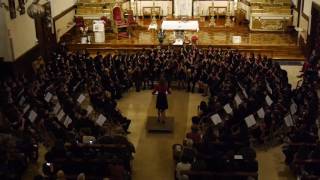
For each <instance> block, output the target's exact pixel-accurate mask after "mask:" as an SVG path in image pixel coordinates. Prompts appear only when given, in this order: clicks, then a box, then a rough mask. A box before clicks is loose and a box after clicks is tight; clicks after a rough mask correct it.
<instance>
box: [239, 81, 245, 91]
mask: <svg viewBox="0 0 320 180" xmlns="http://www.w3.org/2000/svg"><path fill="white" fill-rule="evenodd" d="M238 85H239V87H240V89H242V90H243V89H244V87H243V86H242V85H241V84H240V83H239V82H238Z"/></svg>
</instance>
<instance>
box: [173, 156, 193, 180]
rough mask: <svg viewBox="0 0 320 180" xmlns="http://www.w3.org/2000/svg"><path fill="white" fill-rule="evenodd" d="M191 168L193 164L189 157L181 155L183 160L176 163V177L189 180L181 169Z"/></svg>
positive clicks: (180, 179)
mask: <svg viewBox="0 0 320 180" xmlns="http://www.w3.org/2000/svg"><path fill="white" fill-rule="evenodd" d="M190 169H191V164H190V163H189V162H188V158H187V157H185V156H182V157H181V161H180V162H178V163H177V165H176V178H177V179H178V180H188V176H187V175H184V174H181V171H187V170H190Z"/></svg>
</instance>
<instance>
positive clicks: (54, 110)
mask: <svg viewBox="0 0 320 180" xmlns="http://www.w3.org/2000/svg"><path fill="white" fill-rule="evenodd" d="M60 109H61V105H60V103H57V104H56V105H55V107H54V108H53V113H54V114H58V112H59V111H60Z"/></svg>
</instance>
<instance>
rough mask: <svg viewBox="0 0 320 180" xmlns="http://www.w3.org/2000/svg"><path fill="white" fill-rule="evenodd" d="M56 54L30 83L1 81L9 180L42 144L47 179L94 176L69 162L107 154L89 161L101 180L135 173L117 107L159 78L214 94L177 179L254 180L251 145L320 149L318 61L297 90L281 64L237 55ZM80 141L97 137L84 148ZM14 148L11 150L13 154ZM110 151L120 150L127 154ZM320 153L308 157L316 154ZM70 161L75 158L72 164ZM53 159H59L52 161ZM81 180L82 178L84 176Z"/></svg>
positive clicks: (292, 154)
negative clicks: (204, 175)
mask: <svg viewBox="0 0 320 180" xmlns="http://www.w3.org/2000/svg"><path fill="white" fill-rule="evenodd" d="M52 57H53V59H52V60H50V61H47V62H46V64H45V65H44V66H41V68H40V69H38V70H37V71H36V72H37V73H36V74H35V75H34V76H33V77H31V79H27V78H26V77H25V76H24V75H17V76H12V77H9V78H7V79H5V80H4V81H2V82H1V87H2V88H1V90H0V98H1V105H0V107H1V129H0V133H1V136H0V137H1V142H0V144H1V145H2V146H1V147H7V146H8V147H7V148H0V150H1V151H3V153H1V154H3V156H2V159H3V161H2V164H1V172H0V173H1V176H2V175H3V177H6V178H7V177H8V176H11V175H13V174H17V176H19V175H21V174H22V172H23V170H24V169H25V167H26V164H27V162H29V161H30V160H32V161H34V160H36V159H37V144H38V143H39V142H40V143H43V144H44V145H45V146H47V147H48V149H50V150H49V152H48V153H47V154H46V159H47V162H46V163H49V166H48V167H47V166H45V165H44V171H45V173H44V174H45V175H47V176H50V177H52V176H55V175H56V176H57V178H59V177H58V171H59V170H61V171H62V172H63V174H64V173H66V175H65V176H68V175H70V174H69V172H68V171H66V170H68V166H69V167H70V166H74V167H77V168H78V169H77V170H76V171H74V172H72V173H77V175H78V174H79V173H85V174H86V176H88V177H89V176H90V175H91V174H94V173H93V172H94V170H92V168H91V170H92V171H90V170H88V172H86V171H83V168H82V167H80V166H77V165H74V164H72V161H74V162H73V163H75V162H78V161H80V160H81V159H83V157H86V158H89V157H90V158H96V159H99V157H100V156H102V155H103V156H105V157H108V158H110V157H113V158H115V159H113V160H112V162H110V161H108V160H107V159H108V158H102V161H103V162H101V161H98V160H97V161H93V162H92V164H93V165H94V166H95V167H97V166H99V163H106V164H107V166H101V168H105V169H109V170H110V169H114V171H113V170H112V173H106V174H101V175H109V176H112V177H114V179H123V177H127V176H130V171H131V169H130V160H131V159H132V158H133V157H132V153H134V152H135V150H134V147H133V145H132V144H131V143H130V142H129V141H128V140H127V139H126V134H128V133H130V132H129V131H128V128H129V126H130V123H131V121H130V120H129V119H127V118H126V117H124V116H123V115H122V114H121V112H120V111H119V110H118V109H117V103H116V100H117V99H120V98H121V97H122V95H123V93H125V92H126V91H127V90H128V89H129V88H131V87H132V86H135V90H136V91H137V92H139V91H141V90H145V89H152V88H153V86H154V84H155V81H158V80H159V78H160V77H164V78H165V80H166V81H167V82H168V86H169V87H170V86H173V85H174V83H173V82H177V86H178V88H179V89H185V90H186V91H189V92H195V91H198V92H199V93H202V95H203V96H209V100H208V102H205V101H203V102H201V103H200V105H199V108H198V112H199V114H198V116H195V117H193V118H192V123H193V125H192V128H191V131H190V132H188V133H187V135H186V138H187V141H186V147H183V148H182V151H183V153H187V154H184V155H182V156H181V157H180V158H181V159H180V158H177V178H178V179H183V178H186V177H187V176H184V175H183V174H182V175H181V173H180V171H183V170H188V169H191V170H195V169H202V170H209V171H211V172H218V173H220V172H237V171H244V172H249V175H247V176H246V177H254V178H256V176H255V175H254V174H250V173H256V172H257V170H258V166H257V161H256V160H255V155H252V154H254V151H253V150H252V149H251V148H248V147H250V145H251V144H265V143H266V142H270V141H279V142H282V140H283V139H285V137H287V139H288V141H289V142H290V143H300V142H303V143H316V142H318V137H317V134H318V127H317V126H316V119H317V117H318V97H317V93H316V85H317V83H319V67H320V66H319V63H317V61H316V60H315V56H313V57H312V58H313V59H311V60H310V62H309V63H308V66H306V67H305V68H304V73H303V77H304V80H303V83H302V85H301V86H300V87H299V88H297V89H294V90H292V87H291V85H290V84H289V82H288V77H287V73H286V71H284V70H282V69H281V67H280V65H279V64H278V63H276V62H272V61H271V60H270V59H268V58H267V57H262V56H260V55H255V54H250V56H249V57H247V56H246V55H245V54H241V53H240V52H238V51H237V50H231V49H227V50H222V49H215V48H212V47H209V48H208V49H201V48H197V47H196V46H192V47H191V46H190V47H187V46H183V47H170V46H169V47H168V48H159V49H143V50H141V51H137V52H135V53H113V54H108V55H106V56H103V55H102V54H101V53H99V52H98V53H97V54H96V56H95V57H91V56H90V54H89V53H88V52H87V51H78V52H69V51H68V50H67V48H66V47H64V46H61V47H59V49H58V50H57V51H56V52H54V53H53V54H52ZM290 117H291V118H290ZM290 119H292V120H291V121H290ZM83 137H90V138H89V139H91V140H89V142H85V141H83V139H84V138H83ZM2 139H5V140H2ZM8 139H10V140H8ZM12 139H19V140H21V141H20V143H19V141H17V140H16V141H14V140H12ZM95 139H96V140H95ZM13 142H16V143H13ZM290 143H289V145H288V147H285V148H284V153H285V154H286V157H287V160H286V162H287V163H288V164H289V165H291V164H293V163H295V158H296V153H298V152H300V151H299V148H296V146H295V145H290ZM67 144H71V146H68V145H67ZM97 145H98V146H97ZM100 145H101V146H100ZM111 145H112V148H110V147H109V146H111ZM87 146H88V147H87ZM9 147H10V148H11V149H13V150H15V151H14V152H13V153H12V152H10V148H9ZM303 147H304V146H303ZM91 148H93V149H95V151H91ZM113 148H115V149H117V148H120V149H121V148H123V149H121V152H122V153H120V154H119V153H116V152H114V149H113ZM318 149H319V148H315V149H313V150H312V155H313V156H314V157H317V154H318ZM16 150H20V151H21V152H22V153H21V154H20V153H17V151H16ZM100 150H103V151H104V153H101V152H100ZM6 151H8V152H6ZM5 154H9V157H10V158H8V156H5ZM248 154H251V155H249V156H247V155H248ZM20 155H22V156H20ZM109 155H111V156H109ZM193 156H194V158H192V157H193ZM70 157H75V159H72V161H70V159H68V158H70ZM182 157H183V158H182ZM186 157H187V158H186ZM55 158H60V162H57V163H53V164H52V161H53V159H55ZM109 160H110V159H109ZM67 161H70V164H68V163H67ZM179 163H180V164H179ZM66 164H68V165H66ZM76 164H77V163H76ZM106 164H105V165H106ZM178 165H179V166H178ZM58 168H62V169H58ZM89 169H90V168H89ZM178 171H179V172H178ZM306 171H308V173H310V172H316V168H315V167H314V166H305V168H304V169H303V171H301V172H306ZM59 172H60V171H59ZM115 172H117V173H115ZM56 173H57V174H56ZM90 173H91V174H90ZM60 174H61V172H60ZM218 176H219V175H218ZM232 176H233V175H232V174H231V175H230V177H232ZM237 177H238V176H234V178H235V179H237ZM84 178H85V177H84V174H81V176H80V175H79V177H78V179H84ZM189 178H191V179H192V177H191V176H189ZM7 179H10V178H7ZM11 179H12V178H11ZM13 179H14V178H13Z"/></svg>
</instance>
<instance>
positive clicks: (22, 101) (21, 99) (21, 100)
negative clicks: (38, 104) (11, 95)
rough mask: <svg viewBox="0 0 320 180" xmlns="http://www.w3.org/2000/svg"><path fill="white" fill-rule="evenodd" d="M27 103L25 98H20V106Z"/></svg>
mask: <svg viewBox="0 0 320 180" xmlns="http://www.w3.org/2000/svg"><path fill="white" fill-rule="evenodd" d="M25 101H26V98H25V97H24V96H22V97H21V98H20V101H19V105H20V106H22V105H23V103H24V102H25Z"/></svg>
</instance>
